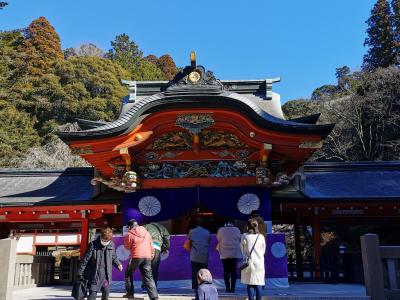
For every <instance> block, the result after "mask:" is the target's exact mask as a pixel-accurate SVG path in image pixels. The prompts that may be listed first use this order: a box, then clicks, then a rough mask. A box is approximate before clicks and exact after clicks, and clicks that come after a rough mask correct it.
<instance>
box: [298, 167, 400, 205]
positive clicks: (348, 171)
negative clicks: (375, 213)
mask: <svg viewBox="0 0 400 300" xmlns="http://www.w3.org/2000/svg"><path fill="white" fill-rule="evenodd" d="M304 173H305V176H306V180H305V192H304V193H305V195H306V196H308V197H310V198H313V199H349V198H351V199H360V200H361V199H363V200H364V199H365V200H367V199H378V200H379V199H400V162H356V163H308V164H305V166H304Z"/></svg>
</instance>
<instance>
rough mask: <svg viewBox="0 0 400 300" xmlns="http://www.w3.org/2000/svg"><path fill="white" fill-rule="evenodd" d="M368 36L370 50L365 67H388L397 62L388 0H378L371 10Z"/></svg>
mask: <svg viewBox="0 0 400 300" xmlns="http://www.w3.org/2000/svg"><path fill="white" fill-rule="evenodd" d="M366 23H367V24H368V29H367V35H368V36H367V38H366V39H365V42H364V46H368V47H369V49H368V52H367V54H365V55H364V61H363V69H364V70H368V71H371V70H374V69H376V68H379V67H383V68H385V67H388V66H390V65H393V64H395V63H396V51H395V39H394V33H393V28H392V18H391V11H390V6H389V3H388V2H387V0H378V1H377V2H376V4H375V6H374V7H373V9H372V10H371V16H370V17H369V19H368V20H367V22H366Z"/></svg>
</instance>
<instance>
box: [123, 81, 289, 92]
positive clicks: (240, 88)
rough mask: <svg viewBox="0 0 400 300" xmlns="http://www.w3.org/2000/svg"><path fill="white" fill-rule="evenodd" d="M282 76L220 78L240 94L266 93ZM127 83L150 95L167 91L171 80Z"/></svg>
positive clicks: (225, 86) (227, 88) (227, 86)
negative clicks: (133, 84) (247, 78)
mask: <svg viewBox="0 0 400 300" xmlns="http://www.w3.org/2000/svg"><path fill="white" fill-rule="evenodd" d="M280 80H281V78H280V77H277V78H270V79H269V78H268V79H250V80H244V79H234V80H220V82H221V83H222V84H223V86H224V88H225V90H227V91H234V92H235V93H239V94H247V93H255V94H265V93H266V91H267V90H271V89H272V86H269V85H272V83H276V82H279V81H280ZM124 82H125V83H128V82H132V83H135V84H136V94H137V96H149V95H154V94H156V93H160V92H163V91H165V89H166V88H167V87H168V85H169V83H170V82H169V81H124Z"/></svg>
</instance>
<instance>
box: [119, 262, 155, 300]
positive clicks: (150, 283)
mask: <svg viewBox="0 0 400 300" xmlns="http://www.w3.org/2000/svg"><path fill="white" fill-rule="evenodd" d="M137 268H139V271H140V274H141V275H142V280H143V285H144V286H145V288H146V290H147V294H148V295H149V298H150V299H157V297H158V294H157V288H156V285H155V283H154V280H153V275H152V274H151V260H150V258H131V260H130V261H129V265H128V267H127V268H126V271H125V289H126V292H127V293H128V294H132V295H133V294H134V293H135V287H134V285H133V273H134V272H135V270H136V269H137Z"/></svg>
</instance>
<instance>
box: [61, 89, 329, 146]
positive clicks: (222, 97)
mask: <svg viewBox="0 0 400 300" xmlns="http://www.w3.org/2000/svg"><path fill="white" fill-rule="evenodd" d="M181 108H183V109H185V108H225V109H229V110H235V111H239V112H242V113H243V114H245V115H246V116H248V118H249V119H251V120H252V121H253V122H254V123H255V124H257V125H258V126H260V127H261V128H265V129H271V130H275V131H282V132H287V133H298V134H301V133H303V134H318V135H321V136H322V137H326V136H327V135H328V134H329V133H330V131H331V130H332V129H333V127H334V125H333V124H326V125H314V124H305V123H298V122H293V121H288V120H283V119H279V118H276V117H273V116H271V115H270V114H268V113H266V112H265V111H263V110H262V109H261V108H259V107H258V106H257V105H256V104H255V103H254V102H253V101H251V100H249V99H247V98H245V97H244V96H242V95H239V94H236V93H232V92H221V93H219V94H208V93H194V94H191V93H187V94H178V95H177V94H174V93H169V94H167V93H165V92H164V93H159V94H156V95H152V96H149V97H147V98H145V99H143V100H141V101H139V102H138V103H136V104H135V105H133V106H132V108H131V109H130V110H129V111H128V112H126V113H125V114H124V115H123V116H121V117H120V118H118V119H117V120H115V121H113V122H109V123H107V124H105V125H103V126H99V127H95V128H92V129H88V130H82V131H75V132H59V133H58V135H59V136H60V138H61V139H62V140H64V141H71V140H82V139H93V138H94V139H97V138H104V137H110V136H116V135H121V134H124V133H127V132H129V131H130V130H132V129H133V128H134V127H136V126H137V125H138V124H139V123H140V122H141V120H142V119H143V118H144V117H145V116H147V115H148V114H150V113H155V112H158V111H165V110H167V109H181Z"/></svg>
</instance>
